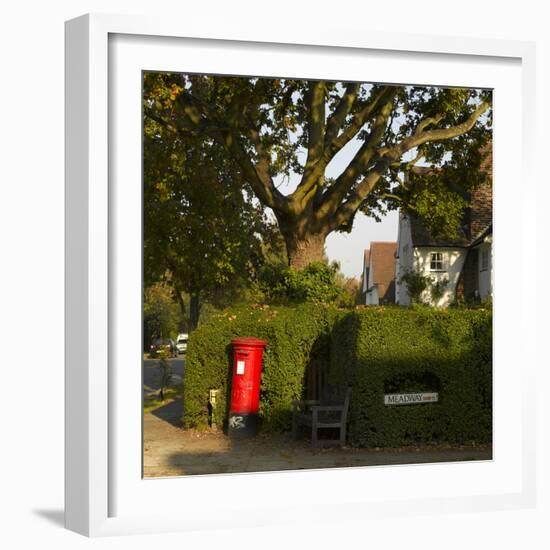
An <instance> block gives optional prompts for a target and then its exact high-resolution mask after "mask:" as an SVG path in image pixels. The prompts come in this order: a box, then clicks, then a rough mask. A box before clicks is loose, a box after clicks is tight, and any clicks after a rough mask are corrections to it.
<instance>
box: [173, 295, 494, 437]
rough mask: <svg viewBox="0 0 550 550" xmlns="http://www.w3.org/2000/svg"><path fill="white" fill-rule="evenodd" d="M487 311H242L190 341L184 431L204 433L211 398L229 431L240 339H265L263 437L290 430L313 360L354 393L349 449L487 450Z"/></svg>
mask: <svg viewBox="0 0 550 550" xmlns="http://www.w3.org/2000/svg"><path fill="white" fill-rule="evenodd" d="M491 328H492V315H491V312H490V310H485V309H482V308H478V309H465V308H456V309H447V310H440V309H432V308H428V307H412V308H404V307H396V306H395V307H394V306H389V307H366V308H358V309H356V310H353V311H350V310H338V309H336V308H334V307H329V306H324V305H318V304H303V305H299V306H294V307H274V306H269V307H268V306H256V307H250V306H243V307H239V308H234V309H230V310H227V311H225V312H223V313H222V314H219V315H217V316H215V317H214V318H213V319H211V320H210V321H209V322H207V323H205V324H203V325H201V327H200V328H199V329H198V330H196V331H195V332H194V333H193V334H192V335H191V337H190V340H189V346H188V353H187V360H186V369H185V371H186V372H185V377H184V418H183V420H184V425H185V426H186V427H204V426H206V425H207V423H208V409H207V402H208V391H209V390H210V389H213V388H217V389H220V390H221V391H220V394H219V401H218V405H217V406H218V409H217V410H218V414H219V411H221V412H222V413H223V419H224V423H225V422H226V421H227V413H228V406H229V404H228V403H227V399H228V397H229V395H230V384H231V366H232V350H231V345H230V342H231V339H232V338H234V337H236V336H256V337H258V338H265V339H266V340H268V342H269V344H268V347H267V348H266V350H265V353H264V366H263V371H262V383H261V393H260V418H261V420H262V424H261V429H262V430H264V431H281V430H289V429H290V425H291V410H292V406H291V403H292V400H293V399H298V398H300V397H303V395H304V389H305V388H304V386H305V377H306V370H307V367H308V364H309V363H310V361H311V357H312V355H315V358H316V360H317V361H320V362H321V363H322V365H323V367H322V370H323V372H324V373H325V375H326V378H325V379H326V382H327V383H328V384H331V385H335V386H342V385H350V386H351V387H352V396H351V406H350V414H349V432H348V434H349V436H348V441H349V442H350V443H351V444H352V445H356V446H367V447H393V446H402V445H407V444H417V443H430V442H434V443H436V442H437V443H439V442H449V443H468V442H471V441H475V442H476V443H489V442H490V441H491V434H492V330H491ZM430 391H437V392H438V393H439V401H438V402H437V403H425V404H416V405H400V406H399V405H396V406H386V405H384V394H386V393H414V392H430Z"/></svg>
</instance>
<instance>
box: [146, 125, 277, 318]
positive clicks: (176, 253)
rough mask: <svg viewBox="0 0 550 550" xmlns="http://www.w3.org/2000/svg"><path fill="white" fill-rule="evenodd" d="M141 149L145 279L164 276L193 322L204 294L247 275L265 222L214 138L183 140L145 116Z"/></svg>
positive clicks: (258, 250)
mask: <svg viewBox="0 0 550 550" xmlns="http://www.w3.org/2000/svg"><path fill="white" fill-rule="evenodd" d="M143 149H144V278H145V284H146V285H151V284H153V283H155V282H157V281H162V280H166V281H169V282H170V284H171V285H172V287H173V288H174V291H175V292H174V296H175V298H176V300H177V302H178V303H179V306H180V309H181V312H182V314H183V316H185V317H187V315H186V314H187V310H188V311H189V323H190V328H191V329H193V328H195V327H196V326H197V323H198V319H199V314H200V308H201V303H202V302H203V300H205V299H212V297H219V296H220V293H221V292H222V291H223V292H229V291H231V290H233V289H235V288H236V287H238V286H239V285H245V284H246V283H247V280H248V278H249V277H250V276H252V275H253V273H254V272H255V270H256V269H257V268H258V264H259V263H260V262H261V259H262V258H261V247H262V239H265V235H266V233H268V232H269V229H270V228H269V224H268V223H267V221H266V218H265V215H264V212H263V207H262V206H261V204H259V203H258V202H257V201H254V200H252V197H253V194H252V191H251V190H248V192H247V184H246V182H244V181H242V179H239V178H238V177H236V174H238V170H236V169H235V168H234V167H232V161H231V159H230V158H226V156H224V155H223V154H220V149H221V147H220V146H219V145H217V144H216V143H207V142H205V141H204V140H199V139H188V138H185V139H182V138H181V136H179V135H178V134H174V133H172V132H170V131H167V130H166V129H165V128H164V126H162V125H159V124H158V123H157V122H155V121H154V120H152V119H150V118H146V119H145V121H144V148H143ZM184 295H188V296H189V303H188V304H187V307H186V304H185V303H184V300H183V297H184Z"/></svg>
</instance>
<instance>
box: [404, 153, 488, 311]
mask: <svg viewBox="0 0 550 550" xmlns="http://www.w3.org/2000/svg"><path fill="white" fill-rule="evenodd" d="M488 151H489V152H488V153H487V155H486V161H485V163H484V164H485V166H484V168H485V169H486V170H487V172H488V173H489V174H490V175H492V173H491V172H492V171H491V163H490V162H491V157H490V149H488ZM468 199H469V203H470V204H469V207H468V208H467V209H466V211H465V212H464V217H463V220H462V224H461V226H460V228H459V229H458V231H457V235H456V237H455V238H453V239H444V238H436V237H433V236H432V235H431V234H430V232H429V231H427V230H426V228H425V227H423V226H422V224H421V223H420V222H419V221H418V220H417V219H416V218H414V217H413V216H411V215H406V214H404V213H403V212H401V213H400V215H399V229H398V239H397V253H396V266H395V270H396V273H395V294H396V303H398V304H401V305H409V304H410V303H411V297H410V295H409V292H408V288H407V284H406V283H405V282H404V281H403V280H402V277H403V275H405V274H406V273H407V272H412V273H416V274H419V275H421V276H424V277H429V278H430V279H431V281H432V284H431V285H430V287H429V288H427V289H426V290H425V291H424V292H423V293H422V295H421V300H422V301H423V302H425V303H429V304H432V305H435V306H442V307H444V306H448V305H450V304H451V303H453V302H455V301H457V300H458V301H466V302H479V301H485V300H487V299H488V298H490V297H491V295H492V289H493V283H492V235H493V233H492V228H493V226H492V214H493V208H492V186H491V185H490V184H486V185H483V186H480V187H478V188H477V189H475V190H474V191H473V192H472V193H471V195H470V196H469V197H468ZM434 291H435V292H434ZM437 291H439V292H437Z"/></svg>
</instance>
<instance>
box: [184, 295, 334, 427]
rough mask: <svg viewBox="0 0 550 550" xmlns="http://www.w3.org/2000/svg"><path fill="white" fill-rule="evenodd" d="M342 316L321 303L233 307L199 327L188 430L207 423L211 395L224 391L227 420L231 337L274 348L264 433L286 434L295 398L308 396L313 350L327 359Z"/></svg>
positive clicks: (191, 361)
mask: <svg viewBox="0 0 550 550" xmlns="http://www.w3.org/2000/svg"><path fill="white" fill-rule="evenodd" d="M339 315H341V313H339V311H338V310H337V309H336V308H332V307H329V306H325V305H319V304H303V305H300V306H295V307H274V306H269V307H268V306H256V307H251V306H243V307H237V308H233V309H229V310H226V311H224V312H223V313H221V314H220V315H217V316H215V317H214V318H212V319H211V320H210V321H208V322H207V323H205V324H203V325H201V326H200V328H199V329H198V330H196V331H195V332H193V333H192V334H191V336H190V338H189V344H188V351H187V358H186V367H185V377H184V413H183V423H184V426H186V427H204V426H206V425H207V423H208V409H207V402H208V392H209V390H210V389H219V390H221V391H220V392H219V401H218V403H217V410H218V411H222V413H223V416H224V423H225V422H226V420H227V412H228V403H227V400H228V397H229V395H230V394H229V391H230V384H231V365H232V351H231V345H230V342H231V339H232V338H234V337H236V336H255V337H257V338H264V339H266V340H267V341H268V342H269V344H268V346H267V348H266V350H265V353H264V361H263V371H262V383H261V390H260V391H261V393H260V418H261V420H262V429H263V430H272V431H277V430H287V429H289V428H290V424H291V410H292V400H293V399H299V398H300V397H302V395H303V388H304V376H305V372H306V368H307V365H308V363H309V361H310V356H311V354H312V351H314V352H315V351H316V353H317V355H318V356H319V357H320V359H321V360H323V359H328V348H327V346H328V343H329V341H330V336H329V335H330V330H331V328H332V326H333V325H334V322H335V320H336V319H337V318H338V316H339Z"/></svg>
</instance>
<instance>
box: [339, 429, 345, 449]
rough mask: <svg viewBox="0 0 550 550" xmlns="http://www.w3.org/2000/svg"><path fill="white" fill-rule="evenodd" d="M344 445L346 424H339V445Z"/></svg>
mask: <svg viewBox="0 0 550 550" xmlns="http://www.w3.org/2000/svg"><path fill="white" fill-rule="evenodd" d="M345 446H346V426H345V424H344V425H343V426H340V447H345Z"/></svg>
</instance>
